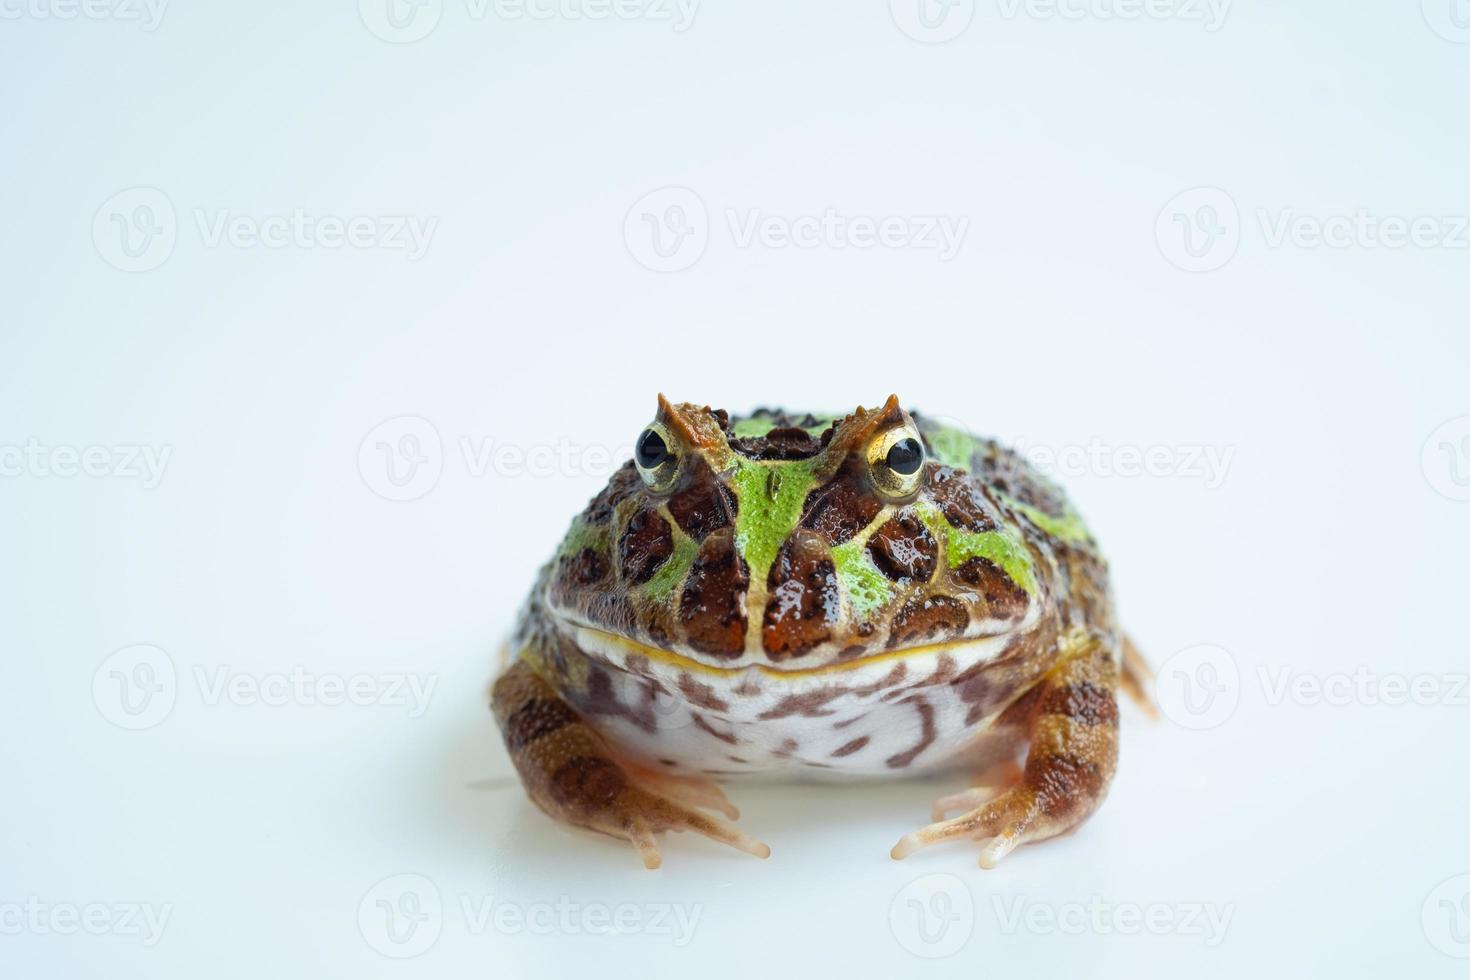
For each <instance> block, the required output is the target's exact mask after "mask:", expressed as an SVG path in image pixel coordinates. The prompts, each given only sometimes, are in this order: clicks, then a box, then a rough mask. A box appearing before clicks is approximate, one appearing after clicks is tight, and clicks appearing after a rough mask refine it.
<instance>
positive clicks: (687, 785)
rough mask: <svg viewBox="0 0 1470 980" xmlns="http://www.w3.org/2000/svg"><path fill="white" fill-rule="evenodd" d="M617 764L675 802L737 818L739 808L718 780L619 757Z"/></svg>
mask: <svg viewBox="0 0 1470 980" xmlns="http://www.w3.org/2000/svg"><path fill="white" fill-rule="evenodd" d="M618 764H619V765H620V766H622V768H623V770H624V771H625V772H627V773H628V775H629V776H631V777H633V779H634V780H635V781H637V782H639V783H642V784H644V785H646V786H648V788H649V789H651V790H653V791H654V792H656V793H658V794H660V795H662V796H666V797H668V798H669V799H671V800H673V801H674V802H675V803H683V804H685V805H687V806H694V807H699V808H700V809H703V810H718V811H719V812H720V813H723V814H724V815H725V816H727V817H729V818H730V819H731V820H739V819H740V811H739V810H738V809H736V807H735V804H733V803H731V802H730V798H729V797H727V796H726V795H725V791H724V790H722V789H720V787H719V784H717V783H713V782H711V781H710V780H708V779H700V778H699V777H697V776H675V775H672V774H671V773H666V772H659V771H658V770H657V769H649V768H647V767H644V766H639V765H638V764H637V763H634V762H630V761H628V760H626V759H619V760H618Z"/></svg>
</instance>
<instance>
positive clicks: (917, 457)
mask: <svg viewBox="0 0 1470 980" xmlns="http://www.w3.org/2000/svg"><path fill="white" fill-rule="evenodd" d="M887 462H888V468H889V469H890V470H892V471H893V472H895V473H897V474H898V475H899V476H912V475H913V474H915V473H917V472H919V467H920V466H921V465H922V464H923V462H924V447H923V446H921V445H919V440H917V439H913V438H909V439H900V440H899V441H898V442H895V443H894V444H893V445H892V446H891V447H889V449H888V460H887Z"/></svg>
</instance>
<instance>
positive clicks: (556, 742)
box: [490, 661, 771, 868]
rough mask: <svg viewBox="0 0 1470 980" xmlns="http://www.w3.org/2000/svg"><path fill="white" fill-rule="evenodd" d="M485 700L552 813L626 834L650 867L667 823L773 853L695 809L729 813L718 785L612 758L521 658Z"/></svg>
mask: <svg viewBox="0 0 1470 980" xmlns="http://www.w3.org/2000/svg"><path fill="white" fill-rule="evenodd" d="M490 705H491V708H492V709H493V710H494V712H495V720H496V723H497V724H498V725H499V726H500V732H501V735H502V736H503V737H504V738H505V747H506V749H507V750H508V751H509V752H510V757H511V761H512V762H514V763H515V767H516V771H517V772H518V773H520V777H521V782H522V784H523V785H524V786H525V788H526V794H527V795H528V796H530V797H531V800H532V801H533V802H534V803H535V804H536V805H537V806H539V807H540V808H541V809H542V810H544V811H545V812H546V813H547V814H548V815H550V816H551V817H553V818H554V819H557V820H560V821H562V822H564V823H569V824H572V825H574V826H578V827H585V828H587V829H589V830H595V831H598V832H599V833H603V834H608V835H609V836H612V837H617V838H620V839H622V840H626V841H628V842H629V843H630V844H632V845H633V847H634V848H636V849H637V851H638V853H639V855H640V856H641V857H642V858H643V864H644V866H645V867H648V868H656V867H658V866H659V864H660V863H661V860H662V858H661V857H660V855H659V849H658V840H657V838H656V836H655V835H656V834H657V833H659V832H661V831H666V830H675V831H682V830H692V831H694V832H695V833H699V834H703V835H704V836H706V837H708V838H710V839H711V840H717V841H720V842H721V843H724V844H729V845H730V846H731V847H734V848H737V849H738V850H742V851H744V852H746V853H747V854H754V855H755V856H756V857H762V858H763V857H768V856H769V855H770V853H771V849H770V848H769V847H767V846H766V845H765V844H762V843H760V842H759V841H757V840H754V839H752V838H750V837H747V836H746V835H745V834H742V833H741V832H740V831H739V830H736V829H735V828H734V827H732V826H730V825H729V824H727V823H725V822H724V821H723V820H719V819H717V818H715V817H711V816H708V815H706V814H703V813H700V812H698V810H696V809H694V808H695V807H700V806H708V807H713V808H715V809H720V810H722V811H723V812H725V813H727V814H730V813H731V811H733V810H734V808H733V807H731V806H730V803H729V801H728V800H725V798H724V794H723V793H720V791H719V789H718V788H717V787H713V786H712V784H703V783H702V781H693V780H673V779H672V777H665V778H664V779H663V780H659V779H656V778H654V777H651V776H650V775H649V774H647V773H645V772H642V771H639V770H636V769H634V768H632V767H630V766H627V765H624V764H620V763H619V762H618V761H616V759H615V758H614V757H613V754H612V753H611V752H610V751H609V749H608V745H607V742H606V741H605V740H604V739H603V738H602V736H601V735H599V734H598V733H597V732H596V731H595V730H594V729H593V728H592V726H590V725H588V724H587V723H586V722H584V721H583V720H582V719H581V718H580V717H579V716H578V715H577V713H576V712H575V711H573V710H572V709H571V708H570V707H569V706H568V705H567V703H566V702H565V701H564V700H563V699H562V698H561V697H559V696H558V695H557V693H556V691H555V690H554V689H553V688H552V687H551V685H549V684H547V683H546V682H545V681H544V680H542V679H541V678H540V677H539V676H537V674H536V673H535V671H533V670H532V669H531V668H530V667H529V666H528V665H527V664H526V663H525V662H523V661H517V662H516V663H515V664H513V665H512V666H511V667H510V669H509V670H507V671H506V672H505V673H504V674H502V675H501V677H500V679H499V680H497V681H496V682H495V684H494V686H493V687H492V688H491V691H490ZM676 784H677V785H676ZM711 789H713V793H711ZM731 815H733V814H731Z"/></svg>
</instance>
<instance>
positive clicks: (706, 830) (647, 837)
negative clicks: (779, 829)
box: [597, 788, 771, 868]
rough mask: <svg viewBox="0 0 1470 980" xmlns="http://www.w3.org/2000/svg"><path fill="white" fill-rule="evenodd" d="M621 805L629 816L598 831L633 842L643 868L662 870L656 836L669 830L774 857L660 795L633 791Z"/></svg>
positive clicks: (761, 846)
mask: <svg viewBox="0 0 1470 980" xmlns="http://www.w3.org/2000/svg"><path fill="white" fill-rule="evenodd" d="M720 796H721V798H722V799H723V797H724V794H723V793H721V794H720ZM620 804H621V808H622V809H624V810H625V811H626V812H625V814H624V816H623V819H621V820H619V821H618V822H617V826H616V827H615V828H608V827H601V828H597V829H601V830H604V831H606V832H610V833H613V834H614V836H621V837H624V838H626V839H627V840H628V841H629V842H631V843H632V844H633V846H634V847H635V848H637V850H638V853H639V855H640V856H641V857H642V858H643V864H644V867H647V868H656V867H658V866H659V850H658V842H657V840H656V838H655V837H654V834H655V833H657V832H660V831H670V830H671V831H675V832H682V831H686V830H692V831H694V832H695V833H696V834H701V835H703V836H705V837H708V838H709V839H710V840H713V841H718V842H720V843H721V844H727V845H729V846H730V847H733V848H735V849H736V850H737V851H744V852H745V853H746V854H751V855H754V856H755V857H758V858H767V857H770V856H771V849H770V847H768V846H766V845H765V844H763V843H761V842H760V841H758V840H756V839H755V838H754V837H751V836H750V835H748V834H745V833H742V832H741V831H740V830H738V829H737V828H735V827H732V826H730V825H729V824H728V823H726V822H725V821H723V820H720V819H718V818H716V817H711V816H707V815H705V814H703V813H700V812H699V811H698V810H695V809H694V808H693V807H691V806H688V805H686V804H684V803H680V802H678V801H676V800H673V799H670V798H668V797H664V796H660V795H659V794H657V793H652V792H649V791H647V790H641V789H636V788H630V789H629V790H628V791H627V792H626V795H625V796H624V798H623V799H622V800H620ZM727 805H728V803H727Z"/></svg>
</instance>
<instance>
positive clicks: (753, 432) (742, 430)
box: [730, 415, 776, 439]
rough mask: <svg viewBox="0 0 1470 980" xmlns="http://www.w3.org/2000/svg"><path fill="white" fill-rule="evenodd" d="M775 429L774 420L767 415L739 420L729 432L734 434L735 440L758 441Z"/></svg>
mask: <svg viewBox="0 0 1470 980" xmlns="http://www.w3.org/2000/svg"><path fill="white" fill-rule="evenodd" d="M775 427H776V420H775V419H773V418H771V417H770V416H769V415H757V416H756V417H754V418H749V419H740V420H739V421H737V422H736V423H735V424H734V425H733V426H731V427H730V430H731V431H732V432H734V433H735V438H737V439H758V438H760V437H761V436H763V435H765V434H766V433H767V432H770V431H771V430H772V429H774V428H775Z"/></svg>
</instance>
